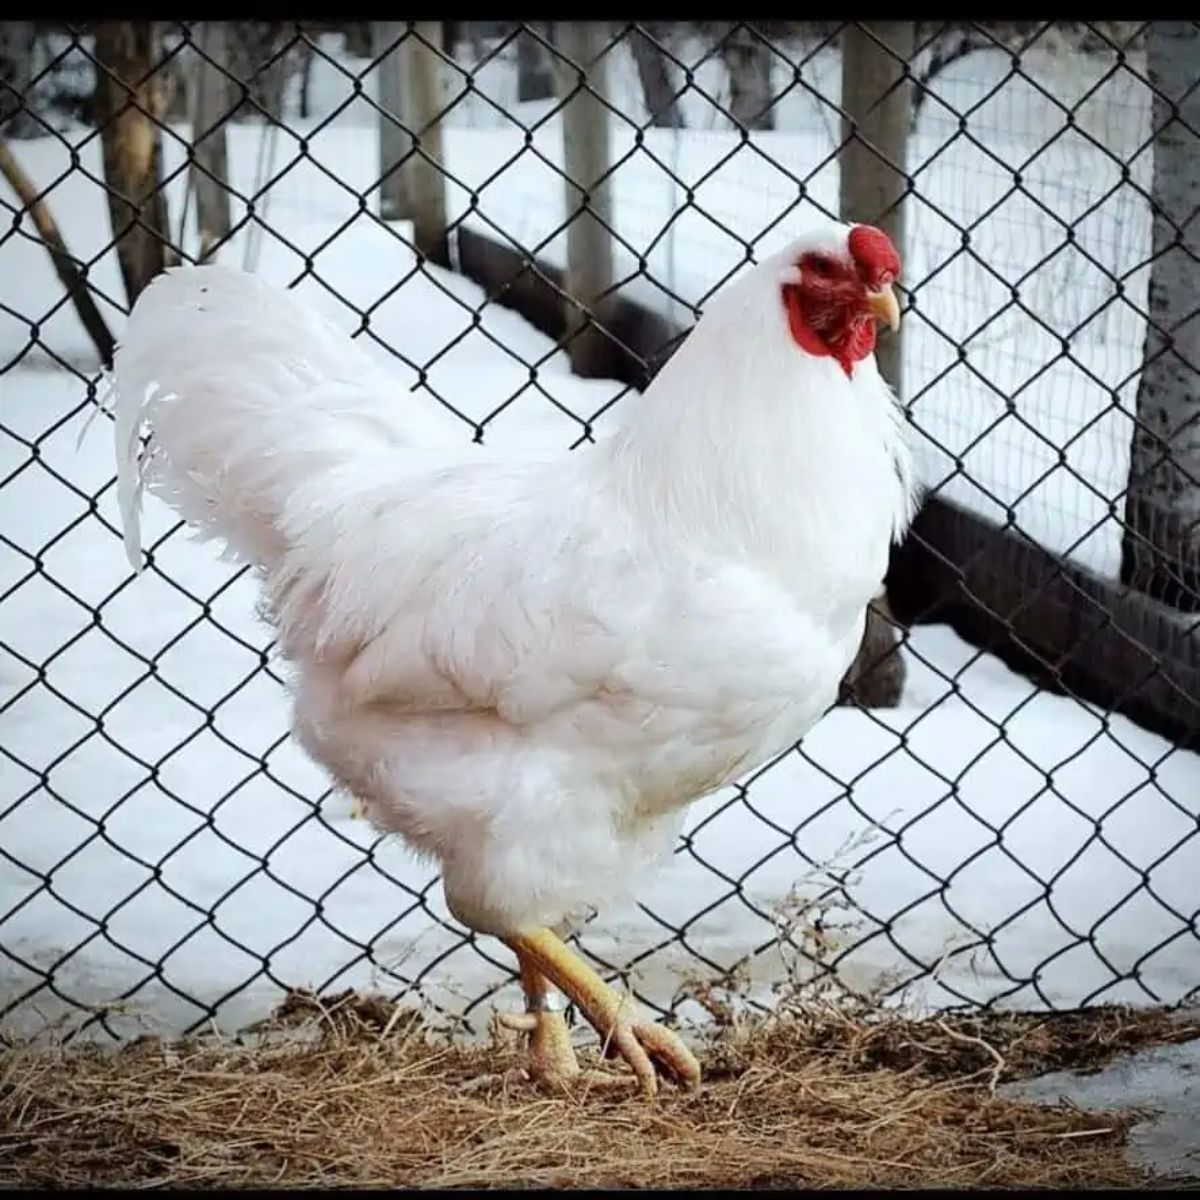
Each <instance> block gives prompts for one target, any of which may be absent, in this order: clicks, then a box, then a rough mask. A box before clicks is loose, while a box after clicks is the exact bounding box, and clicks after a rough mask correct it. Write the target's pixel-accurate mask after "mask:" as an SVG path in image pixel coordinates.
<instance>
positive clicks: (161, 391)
mask: <svg viewBox="0 0 1200 1200" xmlns="http://www.w3.org/2000/svg"><path fill="white" fill-rule="evenodd" d="M899 270H900V262H899V257H898V255H897V253H896V250H895V248H894V247H893V245H892V243H891V242H890V240H889V239H888V238H887V237H886V235H884V234H883V233H882V232H881V231H879V230H878V229H875V228H874V227H872V226H867V225H857V226H853V227H850V226H846V225H842V224H834V223H830V224H828V225H826V226H825V227H823V228H820V229H817V230H815V231H813V232H811V233H809V234H807V235H805V236H803V237H801V238H799V239H797V240H796V241H794V242H793V243H792V244H791V245H789V246H788V247H787V248H786V249H784V250H783V251H781V252H780V253H778V254H776V255H774V256H773V257H771V258H769V259H767V260H766V261H764V262H763V263H762V264H760V265H759V266H757V267H756V268H754V269H753V270H750V271H748V272H746V273H745V274H744V275H743V276H742V277H741V278H740V279H738V280H737V281H735V282H733V283H732V284H730V285H728V286H727V287H726V288H724V289H723V290H722V291H721V292H720V293H719V295H718V296H717V297H716V298H715V299H714V300H713V301H712V302H711V304H710V306H709V308H708V310H707V311H706V312H705V314H704V316H703V318H702V320H701V321H700V322H699V323H698V325H697V326H696V328H695V330H694V331H693V332H692V334H691V336H690V337H689V338H688V339H687V340H686V342H685V343H684V344H683V346H682V347H681V348H680V349H679V351H678V352H677V353H676V354H675V355H674V357H673V358H672V359H671V360H670V362H669V363H668V364H667V365H666V366H665V368H664V369H663V370H662V371H661V372H660V373H659V374H658V376H657V377H656V379H655V380H654V382H653V384H652V385H651V386H650V388H649V389H648V390H647V392H646V393H645V395H644V396H643V397H642V398H640V399H639V400H638V401H637V402H636V404H635V406H634V409H633V411H632V412H631V413H630V414H629V417H628V419H627V420H626V421H625V422H624V424H623V425H622V427H621V428H620V429H619V430H618V431H617V432H616V433H614V434H612V435H610V436H608V437H607V438H606V439H604V440H601V441H600V442H598V443H597V444H596V445H594V446H591V447H588V448H587V449H585V450H581V451H578V452H576V453H573V454H568V453H565V452H564V453H563V454H561V455H558V456H547V455H540V454H539V455H537V456H526V457H518V456H515V455H513V454H512V453H506V454H500V453H497V452H495V451H492V450H488V449H485V448H482V447H479V446H467V445H462V444H460V443H456V442H451V441H449V440H447V438H446V437H445V435H444V434H442V433H437V432H435V431H434V429H433V428H432V427H430V426H428V425H426V424H425V421H424V420H423V418H422V413H421V410H420V409H419V407H418V406H417V405H416V404H415V403H412V402H409V401H407V400H406V397H405V395H404V394H403V393H402V392H401V391H400V389H399V388H398V387H397V385H396V383H395V381H394V380H392V379H390V378H389V377H387V376H386V375H385V374H383V373H382V372H381V370H380V369H379V368H377V367H376V366H375V365H374V364H373V362H372V360H371V359H370V358H369V357H368V356H367V355H366V353H365V352H364V351H363V350H362V349H361V348H360V347H359V346H357V345H356V344H355V343H354V342H352V341H351V340H350V339H349V338H348V337H347V336H345V335H344V334H343V333H341V332H340V331H339V330H337V329H336V328H335V327H334V326H333V325H332V324H330V323H328V322H326V320H325V319H324V318H323V317H321V316H320V315H318V314H317V313H315V312H314V311H311V310H310V309H309V308H307V307H305V306H304V305H302V304H301V303H300V302H299V300H298V299H297V298H296V297H295V296H293V295H292V294H290V293H288V292H286V291H284V290H282V289H277V288H275V287H273V286H270V285H268V284H266V283H264V282H263V281H261V280H259V279H257V278H254V277H252V276H250V275H247V274H244V273H241V272H238V271H234V270H230V269H227V268H224V267H220V266H205V267H197V268H179V269H176V270H172V271H169V272H167V273H166V274H165V275H162V276H160V277H159V278H158V279H157V280H156V281H155V282H153V283H152V284H151V285H150V286H149V287H148V288H147V289H146V290H145V291H144V292H143V294H142V295H141V296H140V298H139V299H138V301H137V304H136V305H135V307H134V310H133V313H132V315H131V317H130V319H129V323H128V326H127V328H126V331H125V336H124V338H123V339H122V341H121V345H120V348H119V350H118V353H117V355H116V362H115V374H114V388H115V393H116V402H115V414H116V449H117V463H118V473H119V494H120V500H121V507H122V515H123V520H124V524H125V530H126V545H127V549H128V551H129V553H130V556H131V559H132V561H133V562H134V565H135V567H136V566H139V565H140V557H141V555H140V534H139V522H138V513H139V507H140V499H141V492H142V490H143V488H148V489H149V490H150V491H151V492H152V493H154V494H156V495H158V496H160V497H161V498H162V499H164V500H165V501H166V502H167V503H168V504H170V505H171V506H172V507H173V508H175V509H176V510H177V511H178V512H179V513H180V514H181V515H182V516H183V517H184V518H186V519H187V520H188V521H190V522H191V523H193V524H194V525H195V526H196V527H198V529H199V530H200V531H201V532H202V533H203V534H207V535H210V536H213V537H217V538H220V539H223V541H224V542H225V543H226V544H227V546H228V548H229V549H230V550H232V552H233V553H234V554H235V555H236V556H237V557H239V558H240V559H242V560H249V561H250V562H253V563H254V564H256V565H257V567H258V568H259V569H260V573H261V579H262V587H263V591H264V598H265V601H266V605H265V607H266V611H267V612H268V613H269V615H270V617H271V619H272V620H273V622H274V624H275V625H276V627H277V629H278V634H279V644H280V647H281V650H282V652H283V654H284V656H285V657H286V658H287V659H288V660H290V663H291V665H292V668H293V673H294V686H293V690H294V716H293V730H294V733H295V736H296V737H297V739H298V740H299V741H300V743H301V744H302V745H303V746H304V747H305V748H306V749H307V750H308V752H309V753H310V754H311V755H312V757H313V758H314V759H315V760H317V761H318V762H319V763H321V764H323V765H324V767H325V768H326V769H327V770H328V771H329V772H330V773H331V774H332V776H333V777H334V779H335V780H336V781H337V782H338V783H339V784H340V785H341V786H342V787H344V788H345V789H346V790H347V791H348V792H350V793H351V794H352V795H353V796H355V797H357V798H358V800H359V801H360V802H361V804H362V806H363V808H364V810H365V812H366V813H367V815H368V816H369V818H370V819H371V821H372V822H373V823H374V824H375V825H377V826H378V827H380V828H381V829H383V830H389V831H395V832H398V833H400V834H401V835H402V836H403V837H404V839H405V840H406V842H407V843H408V844H409V845H410V846H411V847H413V848H414V849H415V850H416V851H418V852H422V853H424V854H426V855H428V856H430V857H431V858H432V859H434V860H436V862H437V863H438V864H439V866H440V869H441V873H442V879H443V884H444V888H445V896H446V903H447V905H448V907H449V909H450V910H451V912H453V913H454V915H455V916H456V917H457V918H458V919H459V920H461V921H462V922H463V923H464V924H465V925H467V926H468V927H469V928H471V929H473V930H476V931H477V932H479V933H481V934H491V935H494V936H496V937H498V938H500V939H502V940H503V941H504V942H506V943H507V945H508V946H510V947H511V949H512V950H513V951H514V952H515V954H516V957H517V960H518V965H519V968H520V975H521V980H522V985H523V987H524V991H525V995H526V999H527V1009H528V1012H527V1014H525V1015H524V1016H522V1017H520V1018H515V1023H517V1024H519V1026H520V1027H521V1028H524V1029H526V1030H528V1031H529V1032H530V1033H531V1035H532V1037H531V1053H530V1060H529V1061H530V1072H531V1074H532V1075H533V1076H534V1077H536V1078H537V1079H538V1080H541V1081H546V1082H550V1083H555V1084H560V1083H565V1082H569V1081H571V1080H572V1079H577V1078H579V1076H580V1074H581V1072H580V1067H579V1064H578V1062H577V1061H576V1058H575V1055H574V1052H573V1050H572V1048H571V1045H570V1042H569V1040H568V1037H567V1027H566V1024H565V1020H564V1017H563V1014H562V1012H561V996H560V995H559V993H562V994H564V995H565V996H566V997H567V998H569V999H570V1000H571V1001H573V1002H574V1003H575V1005H576V1007H577V1008H578V1010H579V1011H580V1012H581V1013H582V1015H583V1016H584V1017H585V1018H586V1019H587V1020H588V1021H589V1022H590V1023H591V1024H592V1026H594V1027H595V1029H596V1030H597V1032H598V1033H599V1035H600V1037H601V1039H602V1040H603V1041H604V1042H605V1043H606V1047H607V1050H608V1053H609V1054H610V1055H612V1054H619V1055H621V1056H623V1057H624V1058H625V1059H626V1061H627V1062H628V1063H629V1064H630V1066H631V1067H632V1068H633V1072H634V1077H636V1079H637V1080H638V1081H639V1082H640V1085H641V1087H642V1089H643V1090H644V1091H645V1092H646V1093H648V1094H653V1093H654V1091H655V1090H656V1088H657V1081H658V1073H660V1072H661V1073H662V1074H663V1075H664V1076H666V1077H667V1078H669V1079H672V1080H673V1081H675V1082H677V1083H679V1084H682V1085H685V1086H694V1085H695V1084H697V1083H698V1081H699V1078H700V1068H699V1065H698V1063H697V1061H696V1059H695V1057H694V1056H693V1055H692V1053H691V1051H690V1050H689V1049H688V1048H687V1047H686V1046H685V1044H684V1043H683V1042H682V1040H681V1039H680V1038H679V1037H678V1036H677V1035H676V1034H674V1033H673V1032H671V1031H670V1030H668V1029H665V1028H663V1027H661V1026H659V1025H656V1024H650V1023H648V1022H644V1021H641V1020H639V1019H638V1017H637V1015H636V1014H635V1012H634V1011H632V1009H631V1008H630V1006H629V1005H628V1004H627V1003H626V1002H625V1001H624V1000H623V998H622V997H621V996H620V995H619V994H618V993H617V992H616V991H614V990H613V989H611V988H609V987H608V986H607V985H606V984H605V983H604V982H603V981H602V980H601V979H600V978H599V976H598V975H596V974H595V972H593V971H592V970H591V969H590V968H589V967H588V966H587V965H586V963H584V962H583V961H582V960H581V959H580V958H578V957H577V956H576V955H575V954H574V953H573V952H571V951H570V950H569V949H568V948H567V947H566V946H565V945H564V944H563V942H562V941H561V940H560V939H559V937H558V935H557V934H556V933H554V932H552V931H551V930H552V928H554V927H556V926H558V925H559V924H560V923H561V922H562V921H564V919H565V918H567V916H568V915H569V914H571V913H572V912H575V911H577V910H578V909H580V908H581V907H584V906H586V905H588V904H590V903H598V902H602V901H603V900H604V899H606V898H608V899H611V898H612V897H613V896H614V895H618V894H624V893H626V892H627V889H628V888H629V887H630V886H631V885H632V883H633V881H634V880H636V878H637V876H638V873H639V872H640V870H641V869H642V868H644V867H647V866H649V865H651V864H652V863H654V862H655V861H656V860H658V859H659V858H660V857H661V856H662V855H663V854H664V853H665V852H667V851H668V850H669V848H670V847H671V845H672V843H673V841H674V839H675V838H676V837H677V836H678V834H679V831H680V826H681V824H682V819H683V816H684V813H685V810H686V807H687V805H688V804H689V802H691V801H693V800H695V799H696V798H698V797H700V796H703V795H705V794H706V793H710V792H712V791H714V790H715V789H718V788H720V787H722V786H723V785H725V784H727V783H729V782H730V781H732V780H734V779H735V778H736V777H737V776H739V775H740V774H742V773H744V772H746V771H749V770H751V769H753V768H755V767H756V766H758V765H759V764H761V763H762V762H764V761H765V760H767V759H768V758H770V757H772V756H774V755H776V754H778V753H780V752H782V751H783V750H785V749H786V748H787V747H789V746H791V745H793V744H794V743H795V742H796V741H798V740H799V739H800V738H801V737H802V736H803V735H804V733H805V732H806V731H807V730H808V729H809V728H810V726H812V724H813V723H814V722H815V721H816V720H817V719H818V718H819V717H820V716H821V715H822V713H823V712H824V711H825V710H826V709H827V708H828V707H829V706H830V705H831V704H832V703H833V702H834V700H835V699H836V696H837V689H838V684H839V681H840V680H841V678H842V676H843V675H844V673H845V672H846V669H847V667H848V666H849V665H850V663H851V661H852V659H853V657H854V655H855V651H856V650H857V648H858V645H859V642H860V639H861V637H862V633H863V627H864V620H865V608H866V605H867V603H868V601H869V600H870V599H871V598H872V597H873V596H874V595H875V594H876V593H877V592H878V590H879V587H880V583H881V580H882V577H883V574H884V571H885V569H886V566H887V558H888V549H889V543H890V542H891V541H892V540H893V539H895V538H897V537H899V536H900V534H901V533H902V531H903V530H904V529H905V527H906V525H907V523H908V521H909V519H910V516H911V512H912V506H913V488H912V484H911V473H910V465H909V455H908V451H907V449H906V445H905V437H904V429H905V426H904V422H903V420H902V414H901V412H900V410H899V408H898V406H897V405H896V403H895V401H894V398H893V396H892V394H891V392H890V390H889V388H888V387H887V385H886V384H885V383H884V381H883V380H882V379H881V377H880V375H879V372H878V370H877V368H876V365H875V358H874V346H875V336H876V324H877V321H879V320H883V321H886V322H887V323H889V324H891V325H893V326H894V325H896V324H897V323H898V320H899V312H898V307H897V303H896V299H895V296H894V293H893V291H892V288H891V284H892V283H893V281H894V280H895V278H896V276H897V275H898V274H899ZM144 430H148V432H149V435H150V436H149V440H148V441H147V443H146V448H145V450H144V451H143V452H141V453H139V445H140V443H141V434H142V432H143V431H144ZM556 989H557V991H556ZM588 1074H589V1075H590V1074H591V1073H588ZM624 1078H626V1079H628V1078H630V1077H629V1076H625V1077H624Z"/></svg>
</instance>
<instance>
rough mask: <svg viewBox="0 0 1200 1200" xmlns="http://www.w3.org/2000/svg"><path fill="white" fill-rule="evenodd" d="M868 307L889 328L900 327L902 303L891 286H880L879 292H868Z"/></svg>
mask: <svg viewBox="0 0 1200 1200" xmlns="http://www.w3.org/2000/svg"><path fill="white" fill-rule="evenodd" d="M867 307H868V308H869V309H870V310H871V312H872V314H873V315H874V316H876V317H878V318H879V320H881V321H883V322H885V323H886V324H887V325H888V327H889V328H891V329H899V328H900V304H899V301H897V299H896V293H895V292H893V291H892V289H891V287H890V286H889V287H885V288H880V289H879V291H877V292H868V293H867Z"/></svg>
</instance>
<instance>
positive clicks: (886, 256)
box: [849, 225, 900, 279]
mask: <svg viewBox="0 0 1200 1200" xmlns="http://www.w3.org/2000/svg"><path fill="white" fill-rule="evenodd" d="M849 244H850V257H851V258H853V259H854V261H855V262H856V263H857V264H858V265H859V266H860V267H862V268H863V269H864V270H865V271H866V272H867V273H868V274H869V275H871V276H880V275H885V274H886V275H891V276H892V278H893V279H894V278H895V277H896V276H897V275H899V274H900V255H899V254H898V253H897V252H896V247H895V246H894V245H892V239H891V238H890V237H888V235H887V234H886V233H884V232H883V230H882V229H876V228H875V226H874V225H855V226H854V228H853V229H851V230H850V241H849Z"/></svg>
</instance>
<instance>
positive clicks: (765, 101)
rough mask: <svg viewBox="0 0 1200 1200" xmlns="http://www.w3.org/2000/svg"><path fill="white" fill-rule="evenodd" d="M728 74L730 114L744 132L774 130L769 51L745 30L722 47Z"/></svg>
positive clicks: (729, 38) (725, 42)
mask: <svg viewBox="0 0 1200 1200" xmlns="http://www.w3.org/2000/svg"><path fill="white" fill-rule="evenodd" d="M721 55H722V57H723V58H724V59H725V67H726V70H728V72H729V111H730V114H731V115H732V116H733V119H734V120H735V121H736V122H737V123H738V124H739V125H741V126H742V127H743V128H745V129H774V128H775V110H774V109H773V108H768V107H767V105H769V104H770V103H771V51H770V48H769V47H767V46H766V45H764V43H763V42H762V41H760V40H759V39H758V38H756V37H755V36H754V35H753V34H752V33H751V32H750V31H749V30H748V29H746V28H745V27H742V28H741V29H739V30H738V31H737V32H736V33H733V34H730V36H729V37H727V38H726V39H725V41H724V42H723V43H722V46H721Z"/></svg>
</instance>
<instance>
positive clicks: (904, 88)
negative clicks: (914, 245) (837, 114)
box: [841, 21, 913, 396]
mask: <svg viewBox="0 0 1200 1200" xmlns="http://www.w3.org/2000/svg"><path fill="white" fill-rule="evenodd" d="M912 50H913V27H912V23H911V22H909V21H873V22H864V23H862V24H850V25H848V26H847V27H846V31H845V33H844V34H843V35H842V110H843V111H844V112H845V114H846V119H845V120H844V121H843V124H842V137H843V138H846V139H848V141H847V142H846V145H845V146H844V147H843V148H842V153H841V210H842V220H843V221H862V222H865V223H869V224H872V225H878V226H879V228H880V229H882V230H883V231H884V232H885V233H886V234H887V235H888V236H889V237H890V238H891V239H892V241H893V242H894V243H895V244H896V248H897V249H898V250H899V251H900V254H901V257H903V255H904V245H905V242H904V204H903V202H902V201H903V197H904V192H905V188H906V187H907V185H908V181H907V179H906V177H905V170H906V167H907V152H908V133H909V128H910V123H911V120H910V119H911V112H912V85H911V84H910V83H908V82H907V81H906V82H904V83H901V82H900V80H901V78H902V77H903V73H904V64H905V63H906V62H907V61H908V60H909V59H910V58H911V57H912ZM875 357H876V361H877V362H878V363H879V370H880V373H881V374H882V375H883V377H884V378H885V379H886V380H887V381H888V382H889V383H890V384H891V385H892V388H893V389H894V390H895V392H896V394H897V395H898V396H899V395H902V391H901V388H902V383H903V377H902V374H901V365H900V363H901V359H900V338H899V336H898V335H897V334H895V333H883V334H881V336H880V341H879V345H878V348H877V349H876V352H875Z"/></svg>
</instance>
